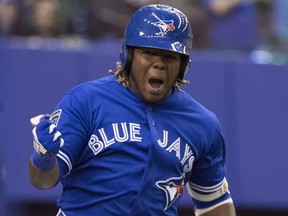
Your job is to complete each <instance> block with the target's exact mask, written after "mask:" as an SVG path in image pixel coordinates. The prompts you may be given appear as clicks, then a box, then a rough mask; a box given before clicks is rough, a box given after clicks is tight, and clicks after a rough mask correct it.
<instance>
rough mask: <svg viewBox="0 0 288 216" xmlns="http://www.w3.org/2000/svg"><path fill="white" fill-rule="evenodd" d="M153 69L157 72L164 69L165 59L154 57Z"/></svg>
mask: <svg viewBox="0 0 288 216" xmlns="http://www.w3.org/2000/svg"><path fill="white" fill-rule="evenodd" d="M153 67H154V68H156V69H159V70H164V69H165V68H166V64H165V59H164V57H163V56H155V60H154V64H153Z"/></svg>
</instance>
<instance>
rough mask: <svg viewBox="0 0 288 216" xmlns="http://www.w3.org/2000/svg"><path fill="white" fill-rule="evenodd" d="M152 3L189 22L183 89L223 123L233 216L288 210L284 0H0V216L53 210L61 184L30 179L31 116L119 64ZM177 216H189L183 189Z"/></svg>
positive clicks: (277, 215)
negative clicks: (132, 24)
mask: <svg viewBox="0 0 288 216" xmlns="http://www.w3.org/2000/svg"><path fill="white" fill-rule="evenodd" d="M150 3H164V4H168V5H171V6H174V7H176V8H178V9H180V10H182V11H183V12H184V13H185V14H186V15H187V16H188V18H189V20H190V22H191V26H192V29H193V34H194V41H193V51H192V52H191V60H192V61H191V67H190V69H189V72H188V73H187V77H186V78H187V79H188V80H190V82H191V84H190V85H188V86H183V89H184V90H186V91H187V92H189V93H190V94H191V95H192V96H193V97H194V98H196V99H197V100H198V101H199V102H201V103H202V104H203V105H205V106H206V107H207V108H209V109H210V110H212V111H213V112H215V113H216V114H217V116H218V117H219V119H220V121H221V123H222V127H223V131H224V136H225V138H226V145H227V176H228V180H229V183H230V191H231V193H232V195H233V199H234V202H235V206H236V209H237V215H238V216H239V215H240V216H242V215H243V216H250V215H251V216H255V215H256V216H257V215H261V216H282V215H283V216H284V215H286V216H287V215H288V171H287V165H288V156H287V154H288V94H287V92H288V12H287V11H288V1H287V0H179V1H175V0H174V1H172V0H163V1H153V0H105V1H98V0H0V137H1V139H0V215H3V216H34V215H35V216H36V215H37V216H48V215H49V216H50V215H56V213H57V207H56V199H57V196H58V194H59V193H60V191H61V186H60V185H59V186H57V187H55V188H53V189H51V190H47V191H42V190H38V189H36V188H34V187H33V186H32V185H31V184H30V182H29V177H28V169H27V166H28V159H29V156H30V154H31V152H32V135H31V130H32V126H31V125H30V122H29V119H30V118H31V117H33V116H35V115H38V114H40V113H51V111H52V110H53V108H54V106H55V105H56V103H57V102H58V101H59V99H60V98H61V97H62V96H63V94H64V93H65V92H66V91H67V90H68V89H70V88H71V87H73V86H74V85H76V84H78V83H80V82H84V81H88V80H91V79H96V78H100V77H102V76H105V75H108V70H109V69H112V70H115V68H116V66H115V62H116V61H117V60H118V56H119V52H120V47H121V43H122V36H123V33H124V28H125V25H126V24H127V22H128V20H129V18H130V16H131V14H132V13H133V12H134V11H135V10H136V9H138V8H139V7H141V6H143V5H146V4H150ZM179 215H180V216H182V215H183V216H186V215H190V216H191V215H193V203H192V202H191V199H190V198H189V196H188V195H187V192H186V191H185V192H184V194H183V197H182V199H181V200H180V204H179Z"/></svg>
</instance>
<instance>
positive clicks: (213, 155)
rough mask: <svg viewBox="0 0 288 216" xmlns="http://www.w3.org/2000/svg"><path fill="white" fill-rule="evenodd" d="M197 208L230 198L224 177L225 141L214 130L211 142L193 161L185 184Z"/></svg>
mask: <svg viewBox="0 0 288 216" xmlns="http://www.w3.org/2000/svg"><path fill="white" fill-rule="evenodd" d="M187 189H188V193H189V194H190V196H191V197H192V199H193V202H194V204H195V206H196V208H197V209H207V208H211V207H213V206H217V205H218V204H219V203H222V202H224V201H225V200H229V199H230V198H231V196H230V192H229V190H228V183H227V180H226V177H225V142H224V139H223V136H222V133H221V131H220V126H219V127H218V129H217V130H216V133H215V135H214V138H213V139H212V143H211V144H210V145H208V147H207V149H205V151H204V152H203V153H202V154H201V156H200V157H199V159H198V160H197V161H196V162H195V164H194V166H193V170H192V175H191V178H190V179H189V181H188V184H187Z"/></svg>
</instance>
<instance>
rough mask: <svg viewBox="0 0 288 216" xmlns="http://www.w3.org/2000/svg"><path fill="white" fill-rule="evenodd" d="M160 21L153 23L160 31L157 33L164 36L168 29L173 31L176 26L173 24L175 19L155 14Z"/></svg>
mask: <svg viewBox="0 0 288 216" xmlns="http://www.w3.org/2000/svg"><path fill="white" fill-rule="evenodd" d="M153 16H155V17H156V18H157V19H158V20H159V21H158V22H152V23H151V24H152V25H154V26H156V27H158V28H159V30H160V32H158V33H156V35H160V36H162V37H163V36H164V35H165V34H166V33H167V32H168V31H173V30H174V29H175V26H174V25H173V23H174V21H173V20H161V19H159V18H158V17H157V16H156V15H155V14H153Z"/></svg>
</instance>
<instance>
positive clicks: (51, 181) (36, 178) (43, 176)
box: [29, 159, 60, 189]
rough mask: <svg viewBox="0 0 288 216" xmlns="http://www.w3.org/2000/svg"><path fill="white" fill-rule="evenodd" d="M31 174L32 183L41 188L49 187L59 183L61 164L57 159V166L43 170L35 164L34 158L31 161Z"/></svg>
mask: <svg viewBox="0 0 288 216" xmlns="http://www.w3.org/2000/svg"><path fill="white" fill-rule="evenodd" d="M29 174H30V181H31V183H32V184H33V185H34V186H35V187H37V188H40V189H48V188H51V187H53V186H55V185H56V184H57V182H58V181H59V177H60V171H59V166H58V163H57V160H56V164H55V166H54V167H53V168H52V169H51V170H49V171H47V172H43V171H41V170H39V169H38V168H37V167H35V166H34V164H33V163H32V160H31V159H30V161H29Z"/></svg>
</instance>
